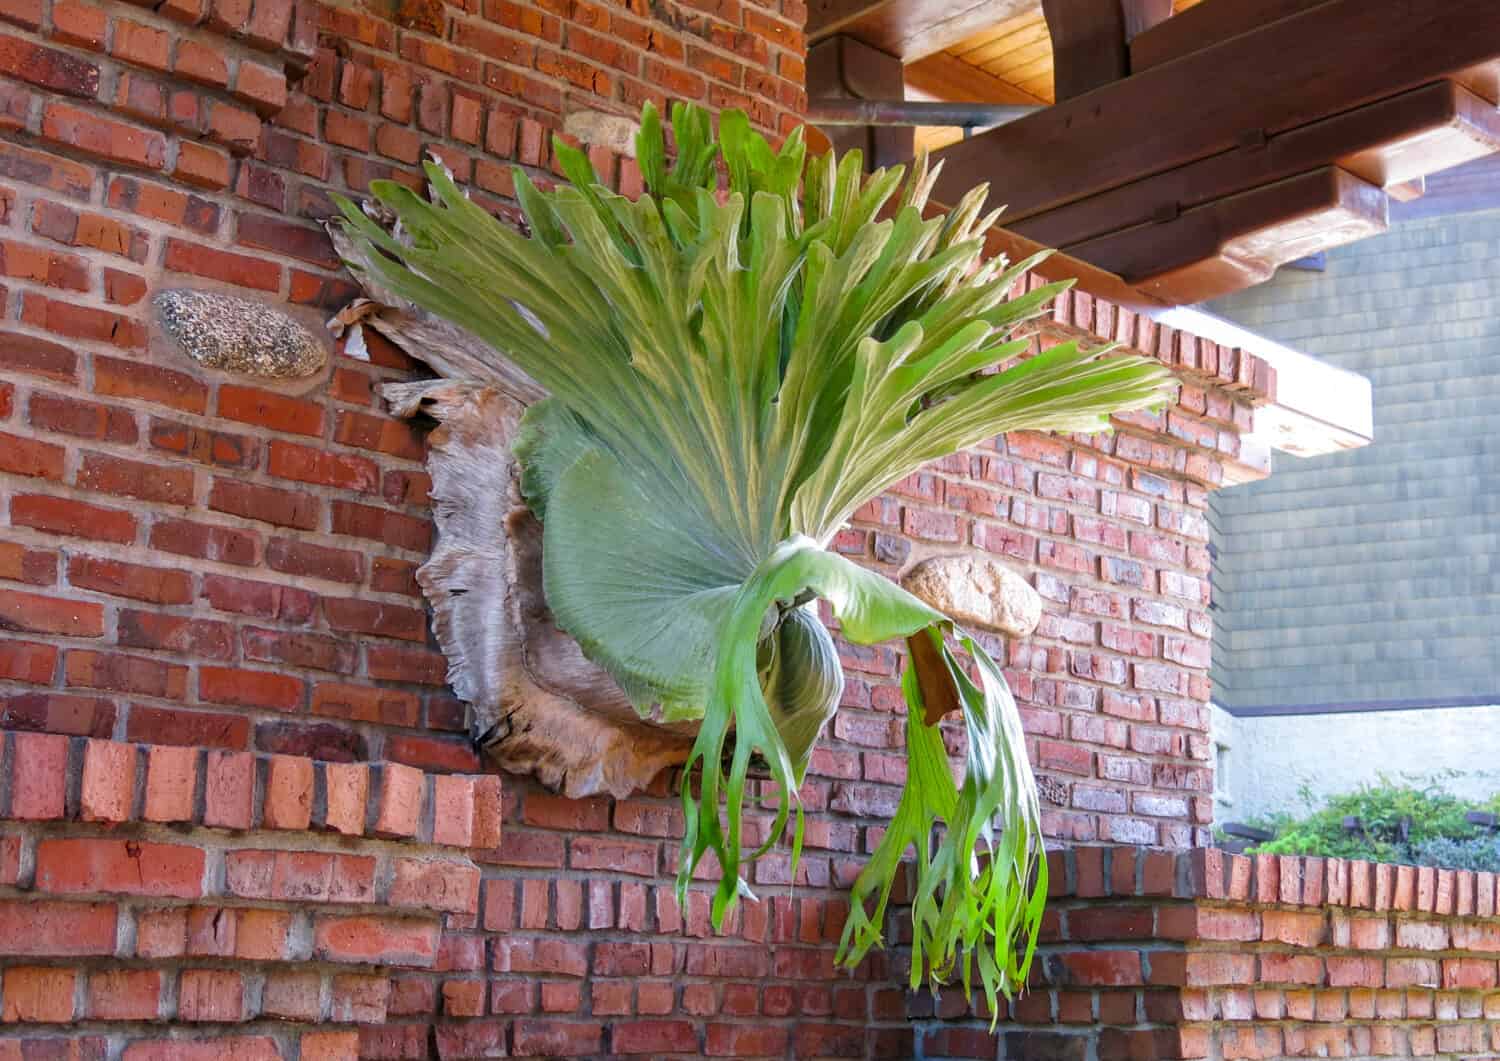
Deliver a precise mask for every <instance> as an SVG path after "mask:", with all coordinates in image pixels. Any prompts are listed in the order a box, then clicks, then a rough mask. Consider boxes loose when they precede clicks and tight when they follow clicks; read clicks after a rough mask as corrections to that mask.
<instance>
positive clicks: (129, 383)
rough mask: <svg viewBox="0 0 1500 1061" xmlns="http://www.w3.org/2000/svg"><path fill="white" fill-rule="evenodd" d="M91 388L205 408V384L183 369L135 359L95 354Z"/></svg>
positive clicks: (187, 409) (191, 408)
mask: <svg viewBox="0 0 1500 1061" xmlns="http://www.w3.org/2000/svg"><path fill="white" fill-rule="evenodd" d="M94 392H95V393H96V394H103V395H108V396H110V397H117V398H139V399H141V400H143V401H148V402H155V403H157V404H159V405H169V406H171V407H172V408H174V409H179V410H181V411H182V412H185V413H200V414H201V413H203V412H205V411H206V410H207V408H208V388H207V387H206V386H205V385H204V384H203V383H201V382H200V381H199V380H197V379H194V378H193V377H192V376H189V375H187V374H186V373H183V372H176V371H174V370H172V369H167V368H160V367H158V366H155V365H147V364H142V363H140V362H136V361H122V360H119V359H118V358H113V357H104V356H100V355H96V356H95V357H94Z"/></svg>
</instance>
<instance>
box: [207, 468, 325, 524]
mask: <svg viewBox="0 0 1500 1061" xmlns="http://www.w3.org/2000/svg"><path fill="white" fill-rule="evenodd" d="M208 507H209V508H211V509H213V510H215V511H216V512H227V513H229V514H230V515H233V516H240V517H242V518H244V519H253V520H260V521H261V522H263V523H273V524H276V525H277V526H280V527H294V528H296V529H297V530H316V529H317V527H318V523H319V517H320V514H321V512H322V504H321V502H320V501H319V500H318V499H317V498H315V497H312V496H310V495H308V494H305V493H299V492H294V491H291V490H281V489H278V488H277V487H274V486H261V485H259V484H258V483H244V482H239V481H237V480H234V479H221V478H217V477H216V478H215V479H214V481H213V486H212V488H211V489H210V490H209V495H208Z"/></svg>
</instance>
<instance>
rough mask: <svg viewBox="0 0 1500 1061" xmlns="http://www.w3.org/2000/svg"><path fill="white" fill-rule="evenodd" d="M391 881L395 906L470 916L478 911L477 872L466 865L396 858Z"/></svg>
mask: <svg viewBox="0 0 1500 1061" xmlns="http://www.w3.org/2000/svg"><path fill="white" fill-rule="evenodd" d="M394 869H395V876H394V878H393V879H392V881H391V892H390V901H391V903H392V904H393V905H395V906H414V907H425V908H427V909H431V910H442V911H444V912H447V913H458V914H473V913H476V912H477V911H478V909H479V870H478V868H477V867H475V866H474V865H473V864H472V863H468V862H446V861H441V860H438V859H420V858H398V859H396V860H395V865H394Z"/></svg>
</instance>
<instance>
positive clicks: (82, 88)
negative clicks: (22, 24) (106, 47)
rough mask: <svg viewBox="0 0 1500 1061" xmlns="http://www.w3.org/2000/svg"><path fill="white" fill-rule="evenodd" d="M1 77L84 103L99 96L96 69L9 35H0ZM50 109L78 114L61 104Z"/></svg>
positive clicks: (97, 70) (86, 62) (97, 72)
mask: <svg viewBox="0 0 1500 1061" xmlns="http://www.w3.org/2000/svg"><path fill="white" fill-rule="evenodd" d="M0 74H3V75H5V76H7V77H13V78H16V79H17V80H20V81H26V82H29V83H30V84H33V85H36V86H37V87H39V88H44V89H49V90H51V91H53V92H60V93H64V94H66V95H69V96H78V97H80V98H83V99H91V98H93V97H94V96H95V95H97V94H98V92H99V68H98V67H97V66H95V65H94V64H93V63H91V62H89V61H87V60H86V59H81V58H79V57H77V56H74V55H69V54H68V53H66V52H60V51H57V50H55V49H52V48H44V47H42V46H41V45H40V44H35V43H33V42H31V41H28V40H24V39H22V38H20V37H14V36H12V35H10V34H8V33H0ZM53 106H55V107H59V108H61V109H63V110H66V111H73V112H74V113H81V112H77V111H74V108H72V107H70V106H66V105H64V104H53ZM51 110H52V107H49V108H48V112H49V113H50V112H51Z"/></svg>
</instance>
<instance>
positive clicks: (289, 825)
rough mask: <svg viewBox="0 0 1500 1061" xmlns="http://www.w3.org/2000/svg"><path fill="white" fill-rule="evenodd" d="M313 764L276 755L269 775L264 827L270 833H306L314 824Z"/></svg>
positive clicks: (273, 757)
mask: <svg viewBox="0 0 1500 1061" xmlns="http://www.w3.org/2000/svg"><path fill="white" fill-rule="evenodd" d="M312 802H313V764H312V760H311V759H304V758H301V757H299V756H290V755H273V756H272V757H271V761H270V763H269V764H268V769H267V772H266V796H265V807H264V809H263V811H262V818H263V824H264V826H265V828H267V829H306V828H307V827H308V825H309V824H310V823H311V821H312Z"/></svg>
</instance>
